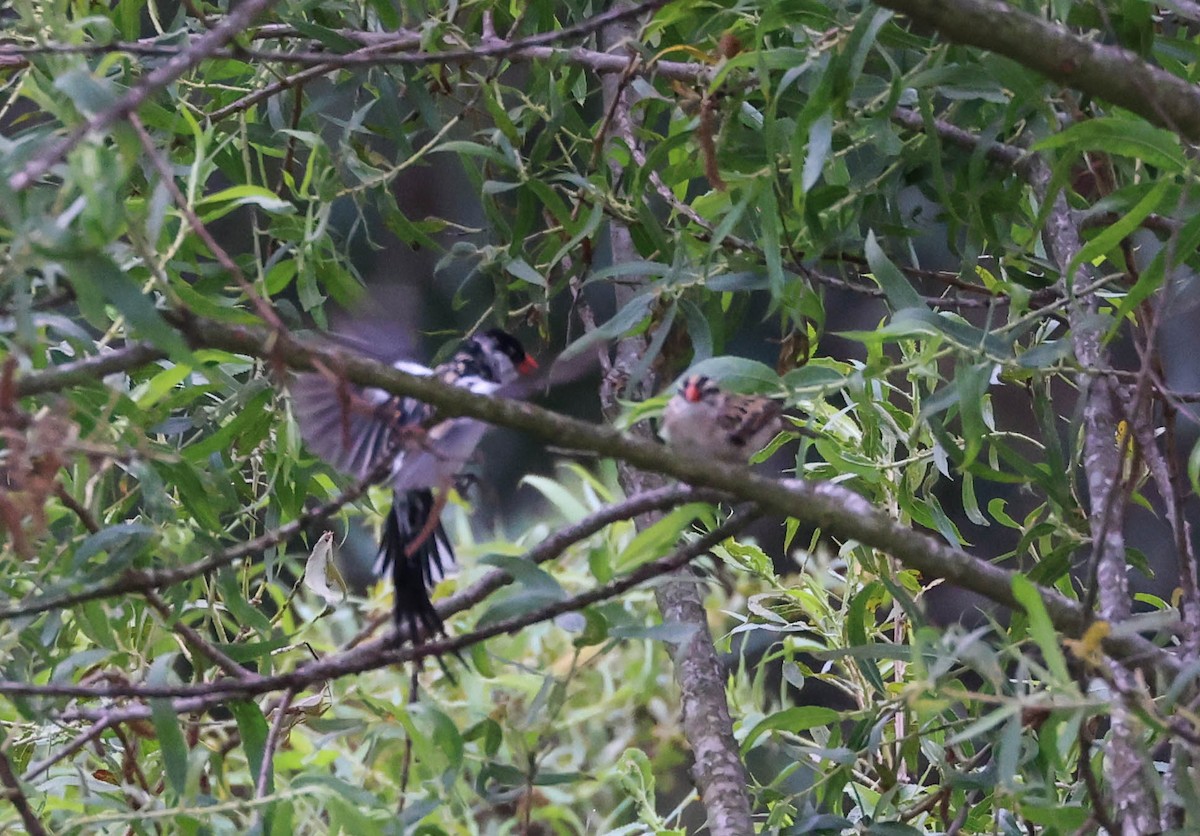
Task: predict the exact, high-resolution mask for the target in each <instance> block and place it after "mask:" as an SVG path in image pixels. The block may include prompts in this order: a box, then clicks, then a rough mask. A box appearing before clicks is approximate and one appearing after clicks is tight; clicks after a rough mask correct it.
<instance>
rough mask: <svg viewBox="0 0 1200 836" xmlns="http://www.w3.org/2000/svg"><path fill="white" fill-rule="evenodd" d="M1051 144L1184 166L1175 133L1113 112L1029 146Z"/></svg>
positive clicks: (1045, 147)
mask: <svg viewBox="0 0 1200 836" xmlns="http://www.w3.org/2000/svg"><path fill="white" fill-rule="evenodd" d="M1051 148H1070V149H1071V150H1072V151H1075V152H1077V153H1078V152H1083V151H1103V152H1104V153H1106V154H1117V155H1119V156H1123V157H1132V158H1133V159H1135V160H1142V161H1144V162H1147V163H1149V164H1150V165H1154V166H1158V167H1160V168H1163V169H1165V170H1167V171H1169V172H1174V173H1179V172H1182V171H1183V170H1184V168H1185V167H1186V166H1187V158H1186V156H1185V155H1184V153H1183V149H1182V148H1181V147H1180V145H1179V137H1178V136H1177V135H1176V134H1174V133H1173V132H1171V131H1168V130H1166V129H1165V128H1156V127H1154V126H1153V125H1151V124H1149V123H1148V122H1144V121H1142V120H1140V119H1122V118H1118V117H1115V116H1101V117H1099V118H1096V119H1085V120H1083V121H1080V122H1076V123H1075V124H1073V125H1071V126H1070V127H1068V128H1067V129H1066V130H1063V131H1060V132H1059V133H1056V134H1054V135H1052V136H1048V137H1046V138H1045V139H1043V140H1041V141H1040V142H1037V143H1034V146H1033V150H1035V151H1045V150H1049V149H1051Z"/></svg>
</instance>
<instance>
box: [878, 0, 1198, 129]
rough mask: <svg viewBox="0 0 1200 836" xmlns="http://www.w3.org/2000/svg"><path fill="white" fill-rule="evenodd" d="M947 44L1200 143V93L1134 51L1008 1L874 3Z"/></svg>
mask: <svg viewBox="0 0 1200 836" xmlns="http://www.w3.org/2000/svg"><path fill="white" fill-rule="evenodd" d="M877 2H878V4H879V5H880V6H884V7H885V8H889V9H894V10H895V11H898V12H902V13H904V14H906V15H908V16H909V17H910V18H912V19H913V20H914V21H917V22H918V23H921V24H923V25H925V26H930V27H932V28H933V29H935V30H937V32H939V33H940V34H941V35H943V36H944V37H945V38H946V39H947V40H950V41H954V42H956V43H961V44H968V45H970V46H977V47H980V48H982V49H987V50H990V51H992V52H995V53H997V54H999V55H1004V56H1007V57H1008V58H1011V59H1013V60H1014V61H1016V62H1018V63H1019V64H1022V65H1023V66H1026V67H1028V68H1030V69H1032V70H1034V71H1036V72H1039V73H1041V74H1042V75H1044V76H1046V77H1047V78H1050V79H1052V80H1054V81H1057V82H1061V83H1063V84H1067V85H1069V86H1070V87H1073V88H1074V89H1076V90H1079V91H1081V92H1084V93H1088V94H1090V95H1093V96H1095V97H1097V98H1099V99H1102V100H1104V101H1108V102H1112V103H1113V104H1115V105H1119V106H1120V107H1123V108H1125V109H1126V110H1129V111H1131V112H1133V113H1136V114H1138V115H1139V116H1141V117H1143V118H1145V119H1146V120H1147V121H1149V122H1151V123H1152V124H1155V125H1158V126H1159V127H1162V128H1166V129H1167V130H1169V131H1174V132H1175V133H1178V134H1179V135H1180V136H1182V137H1184V138H1186V139H1188V140H1191V141H1192V142H1196V141H1200V89H1198V88H1197V87H1196V85H1195V84H1192V83H1190V82H1188V81H1186V80H1184V79H1182V78H1180V77H1178V76H1176V75H1172V74H1171V73H1169V72H1167V71H1166V70H1163V69H1160V68H1159V67H1156V66H1154V65H1153V64H1150V63H1148V62H1147V61H1144V60H1142V58H1141V57H1140V56H1138V55H1137V54H1136V53H1133V52H1130V51H1129V50H1126V49H1121V48H1120V47H1115V46H1106V45H1104V44H1101V43H1098V42H1096V41H1095V40H1089V39H1087V38H1085V37H1083V36H1081V35H1076V34H1074V33H1073V32H1071V31H1069V30H1068V29H1066V28H1065V27H1063V26H1060V25H1058V24H1056V23H1049V22H1047V21H1044V20H1041V19H1039V18H1037V17H1034V16H1033V15H1032V14H1029V13H1028V12H1024V11H1021V10H1020V9H1019V8H1017V7H1016V6H1013V5H1011V4H1009V3H1006V2H1004V0H877Z"/></svg>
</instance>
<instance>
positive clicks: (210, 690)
mask: <svg viewBox="0 0 1200 836" xmlns="http://www.w3.org/2000/svg"><path fill="white" fill-rule="evenodd" d="M748 508H749V507H748V506H745V507H743V508H741V509H739V510H737V511H735V513H734V514H733V516H731V517H730V518H729V519H727V520H726V521H725V522H724V523H722V524H721V525H720V526H718V527H717V528H715V529H713V530H712V531H710V532H708V533H707V534H704V535H702V536H701V537H698V538H697V539H696V540H694V541H692V542H690V543H687V544H686V545H684V546H681V547H680V548H678V549H676V550H675V551H674V552H672V553H671V554H670V555H668V556H667V557H664V558H660V559H659V560H655V561H650V562H648V563H644V564H642V565H641V566H639V567H638V568H637V569H635V570H633V571H632V572H630V573H629V574H627V575H623V576H622V577H620V578H617V579H615V580H613V581H610V582H609V583H607V584H602V585H600V586H597V587H594V588H592V589H590V590H587V591H586V592H581V593H579V594H577V595H574V596H570V597H567V598H564V599H562V600H561V601H556V602H553V603H550V604H547V605H546V606H543V607H540V608H538V609H536V610H532V611H530V612H528V613H525V614H523V615H519V616H514V617H512V618H509V619H506V620H503V621H498V622H494V623H492V624H489V625H488V626H486V627H481V628H478V629H476V630H473V631H471V632H469V633H464V634H462V635H459V636H453V637H441V638H438V639H436V640H430V641H427V642H424V643H422V644H419V645H415V646H414V645H407V646H404V647H399V648H397V647H394V646H392V643H391V642H389V641H383V640H380V641H375V642H372V643H371V644H369V645H364V646H362V647H359V648H356V649H354V650H351V651H348V652H345V653H339V654H336V655H334V656H329V657H326V658H324V659H319V660H317V661H313V662H308V663H306V664H303V665H300V666H299V667H297V668H296V669H295V670H294V671H291V672H290V673H284V674H275V675H272V676H261V677H258V678H256V679H255V680H254V681H252V682H247V681H234V680H229V679H225V680H220V681H218V682H212V683H205V684H204V685H192V686H186V685H185V686H172V687H155V686H148V685H138V686H129V687H126V686H114V687H106V688H95V689H92V691H91V693H90V695H91V696H95V697H116V696H123V697H132V698H141V699H148V698H151V697H167V696H173V697H175V699H174V700H173V702H172V707H173V709H174V710H175V712H176V713H178V714H184V713H190V712H195V711H203V710H207V709H208V708H211V707H213V706H215V705H219V704H221V703H223V702H226V701H228V700H229V699H233V698H243V697H250V696H254V695H257V694H263V693H267V692H270V691H277V690H281V689H285V688H289V689H294V690H296V692H297V693H299V692H300V691H302V690H304V689H305V688H309V687H312V686H313V685H316V684H319V683H323V682H325V681H327V680H330V679H336V678H339V677H342V676H348V675H351V674H357V673H363V672H365V671H370V670H375V669H378V668H382V667H386V666H388V665H396V664H402V663H407V662H414V661H419V660H422V659H427V658H430V657H433V656H437V657H444V656H447V655H449V654H455V653H459V652H461V651H463V650H466V649H467V648H470V647H472V646H474V645H476V644H479V643H481V642H484V641H487V640H488V639H492V638H495V637H497V636H501V635H504V634H506V633H515V632H517V631H519V630H522V629H524V628H526V627H530V626H532V625H534V624H539V623H542V622H544V621H550V620H553V619H555V618H557V617H558V616H560V615H563V614H565V613H568V612H578V611H580V610H582V609H584V608H586V607H590V606H593V605H595V604H598V603H600V602H602V601H607V600H610V599H612V598H615V597H617V596H618V595H622V594H624V593H626V592H628V591H629V590H631V589H633V588H635V587H638V586H641V585H642V584H644V583H646V582H647V581H650V580H653V579H655V578H657V577H661V576H662V575H665V574H668V573H670V572H675V571H677V570H679V569H680V568H681V567H683V566H686V565H687V564H688V563H690V562H691V561H693V560H695V559H697V558H698V557H700V556H702V555H704V554H707V553H708V552H709V551H710V550H711V549H712V548H713V547H714V546H716V545H718V544H719V543H722V542H724V541H725V540H727V539H728V538H730V537H733V536H735V535H736V534H737V533H738V532H739V531H741V530H742V529H743V528H744V527H745V526H747V525H749V524H750V523H751V522H753V521H754V520H755V519H757V518H758V516H759V514H758V511H750V510H749V509H748ZM15 685H16V686H19V687H15V688H14V687H12V686H15ZM82 690H83V689H81V688H77V687H70V686H64V687H63V688H56V687H55V686H33V685H28V684H23V683H4V682H0V693H5V692H7V693H24V694H27V695H31V696H51V695H54V693H55V692H57V693H58V695H62V696H85V695H84V694H83V693H82ZM89 714H90V712H88V711H87V710H86V709H76V710H74V711H69V712H64V715H63V717H64V719H68V718H69V719H78V718H84V717H89ZM149 716H150V709H149V707H147V706H138V707H131V708H127V709H123V710H122V711H120V712H114V715H113V717H114V722H120V723H129V722H134V721H137V720H143V719H147V718H148V717H149Z"/></svg>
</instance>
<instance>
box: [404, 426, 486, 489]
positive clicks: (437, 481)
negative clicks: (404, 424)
mask: <svg viewBox="0 0 1200 836" xmlns="http://www.w3.org/2000/svg"><path fill="white" fill-rule="evenodd" d="M487 428H488V425H487V424H485V423H483V422H482V421H476V420H473V419H471V418H451V419H449V420H446V421H442V422H441V423H440V424H437V425H435V426H434V427H432V428H430V430H429V433H428V435H426V437H425V438H424V439H422V440H421V441H420V442H418V444H416V445H414V446H412V447H410V448H409V449H408V450H407V452H405V454H404V456H403V458H402V459H401V460H400V461H398V462H397V466H396V468H395V469H393V471H392V487H393V488H394V489H396V490H397V491H407V490H412V489H414V488H436V487H443V486H444V485H446V483H448V482H449V481H450V480H452V479H453V478H454V477H455V476H456V475H458V473H459V471H461V470H462V469H463V467H465V466H466V463H467V460H468V459H469V458H471V454H472V453H474V452H475V448H476V447H477V446H479V440H480V439H481V438H483V434H484V433H485V432H486V431H487ZM418 445H419V446H418Z"/></svg>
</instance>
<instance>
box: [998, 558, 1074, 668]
mask: <svg viewBox="0 0 1200 836" xmlns="http://www.w3.org/2000/svg"><path fill="white" fill-rule="evenodd" d="M1012 588H1013V596H1014V597H1015V598H1016V599H1017V603H1019V604H1020V605H1021V607H1022V608H1023V609H1024V610H1025V614H1026V615H1027V616H1028V617H1029V634H1030V635H1031V636H1032V637H1033V640H1034V642H1036V643H1037V646H1038V648H1039V649H1040V650H1041V651H1042V656H1043V657H1044V658H1045V660H1046V666H1047V667H1048V668H1049V669H1050V672H1051V673H1052V674H1054V678H1055V679H1056V680H1058V683H1059V684H1060V685H1069V684H1070V683H1071V682H1072V679H1071V674H1070V672H1069V671H1068V670H1067V660H1066V657H1065V656H1063V652H1062V648H1061V647H1059V643H1058V633H1057V632H1056V631H1055V629H1054V624H1052V623H1051V621H1050V614H1049V613H1047V612H1046V605H1045V604H1044V603H1042V596H1041V594H1040V593H1039V591H1038V589H1037V587H1036V586H1034V585H1033V583H1032V582H1031V581H1029V579H1027V578H1026V577H1025V576H1024V575H1013V579H1012Z"/></svg>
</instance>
